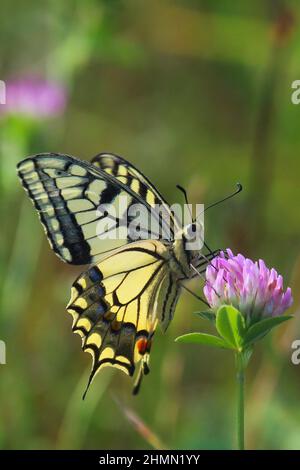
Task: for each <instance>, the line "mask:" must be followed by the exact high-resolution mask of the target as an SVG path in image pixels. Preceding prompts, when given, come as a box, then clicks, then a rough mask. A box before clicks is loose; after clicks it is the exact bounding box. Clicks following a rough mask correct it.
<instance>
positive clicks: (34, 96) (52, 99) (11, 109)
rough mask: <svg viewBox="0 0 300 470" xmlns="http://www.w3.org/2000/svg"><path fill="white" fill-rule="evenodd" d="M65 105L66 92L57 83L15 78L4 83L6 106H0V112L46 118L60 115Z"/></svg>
mask: <svg viewBox="0 0 300 470" xmlns="http://www.w3.org/2000/svg"><path fill="white" fill-rule="evenodd" d="M66 104H67V94H66V90H65V88H64V87H63V86H62V85H61V84H59V83H58V82H55V81H50V80H45V79H42V78H38V77H27V78H17V79H15V80H11V81H7V83H6V104H5V105H3V106H1V112H2V114H16V115H23V116H27V117H31V118H47V117H52V116H57V115H60V114H62V113H63V112H64V110H65V108H66Z"/></svg>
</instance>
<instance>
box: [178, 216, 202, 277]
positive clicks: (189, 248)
mask: <svg viewBox="0 0 300 470" xmlns="http://www.w3.org/2000/svg"><path fill="white" fill-rule="evenodd" d="M200 231H201V226H200V224H197V223H192V224H189V225H186V226H185V227H184V228H183V229H182V230H181V231H180V232H179V233H178V234H177V235H176V238H175V241H174V243H173V254H174V262H175V265H176V267H175V269H176V270H180V271H181V273H182V274H184V276H185V277H187V278H190V277H192V276H193V275H194V271H193V269H192V268H191V264H193V260H196V259H197V258H198V256H199V246H198V245H197V243H195V239H196V237H197V236H199V233H201V232H200Z"/></svg>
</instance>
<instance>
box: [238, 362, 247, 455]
mask: <svg viewBox="0 0 300 470" xmlns="http://www.w3.org/2000/svg"><path fill="white" fill-rule="evenodd" d="M236 368H237V374H236V380H237V444H238V450H244V449H245V445H244V442H245V438H244V434H245V429H244V428H245V419H244V415H245V403H244V384H245V369H244V361H243V356H242V353H237V354H236Z"/></svg>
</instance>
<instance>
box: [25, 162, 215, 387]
mask: <svg viewBox="0 0 300 470" xmlns="http://www.w3.org/2000/svg"><path fill="white" fill-rule="evenodd" d="M18 174H19V177H20V179H21V181H22V184H23V186H24V188H25V190H26V191H27V193H28V195H29V197H30V199H31V200H32V201H33V203H34V205H35V207H36V209H37V211H38V213H39V217H40V220H41V222H42V224H43V226H44V228H45V231H46V233H47V237H48V240H49V242H50V245H51V247H52V249H53V250H54V251H55V253H56V254H57V255H58V256H59V257H60V258H61V259H62V260H63V261H65V262H67V263H70V264H76V265H84V264H91V265H92V266H91V267H90V268H89V269H88V270H87V271H86V272H84V273H83V274H81V275H80V276H79V277H78V279H77V280H76V281H75V282H74V284H73V287H72V294H71V300H70V302H69V304H68V306H67V310H68V312H69V313H71V315H72V317H73V331H74V332H76V333H78V334H80V335H81V337H82V348H83V350H84V351H88V352H90V353H91V355H92V359H93V365H92V370H91V374H90V378H89V382H88V386H89V385H90V383H91V381H92V379H93V378H94V376H95V374H96V373H97V372H98V371H99V370H100V369H101V368H103V367H105V366H112V367H116V368H118V369H120V370H122V371H124V372H125V373H126V374H128V375H130V376H132V375H133V374H134V371H135V367H136V364H137V363H140V369H139V373H138V377H137V380H136V385H135V388H134V392H137V391H138V389H139V386H140V382H141V379H142V377H143V375H145V374H147V373H148V372H149V354H150V348H151V343H152V338H153V334H154V332H155V329H156V327H157V324H159V325H160V326H161V328H162V330H163V331H166V329H167V327H168V325H169V323H170V321H171V319H172V317H173V314H174V310H175V306H176V303H177V300H178V297H179V294H180V290H181V286H182V282H183V281H184V280H187V279H190V278H192V277H193V276H194V275H195V271H194V269H193V268H196V269H203V267H204V265H205V264H206V260H204V261H203V258H202V257H201V255H200V252H199V250H198V251H197V250H196V251H193V250H187V249H186V237H185V233H186V230H187V229H188V228H189V227H185V228H184V229H181V228H180V224H179V222H178V220H177V219H176V217H175V215H174V214H173V213H172V211H171V210H170V207H169V206H168V204H167V203H166V201H165V200H164V199H163V197H162V196H161V195H160V194H159V192H158V191H157V190H156V189H155V188H154V186H153V185H152V184H151V183H150V182H149V180H148V179H147V178H146V177H145V176H144V175H143V174H142V173H140V172H139V171H138V170H137V169H136V168H135V167H134V166H133V165H131V164H130V163H129V162H127V161H126V160H124V159H123V158H121V157H119V156H116V155H113V154H99V155H97V156H96V157H95V158H94V159H93V160H92V162H91V163H88V162H84V161H81V160H79V159H76V158H73V157H71V156H68V155H64V154H54V153H49V154H38V155H35V156H33V157H29V158H27V159H25V160H23V161H21V162H20V163H19V164H18ZM121 199H122V204H120V201H121ZM124 201H125V203H124ZM134 204H141V205H142V207H143V208H144V209H145V211H146V213H147V214H148V215H149V216H150V215H151V217H152V218H153V217H154V218H155V222H156V223H155V224H154V228H152V226H151V231H149V227H148V224H147V223H144V224H143V222H142V223H140V225H139V227H138V233H139V238H138V239H136V236H133V235H134V234H132V233H130V231H129V230H128V220H131V219H130V209H131V208H132V207H133V206H134ZM157 205H159V207H162V208H163V211H156V210H155V208H156V207H157ZM99 206H101V207H102V206H103V207H105V210H102V211H101V210H99ZM117 206H118V211H116V210H115V209H116V207H117ZM120 206H121V209H120ZM146 218H147V217H146ZM124 229H125V232H124ZM122 230H123V232H122ZM180 231H181V232H182V236H181V237H177V236H176V234H178V233H179V232H180ZM108 233H109V235H110V238H109V240H107V235H108ZM120 233H122V234H123V238H122V237H120ZM124 234H125V235H124ZM108 242H109V243H108ZM107 243H108V244H109V250H108V251H107V250H106V251H105V244H107ZM214 254H215V253H210V254H209V255H208V258H209V259H211V258H212V257H213V256H214ZM87 388H88V387H87Z"/></svg>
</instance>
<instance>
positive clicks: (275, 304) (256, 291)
mask: <svg viewBox="0 0 300 470" xmlns="http://www.w3.org/2000/svg"><path fill="white" fill-rule="evenodd" d="M204 295H205V297H206V299H207V301H208V303H209V305H210V307H211V308H212V309H213V310H217V309H218V308H219V307H220V305H223V304H230V305H233V306H234V307H236V308H237V309H238V310H239V311H240V312H241V313H242V314H243V315H244V316H245V317H246V318H247V319H248V320H249V321H250V322H252V321H257V320H259V319H262V318H266V317H275V316H278V315H282V314H283V313H284V312H285V310H287V309H288V308H289V307H290V306H291V305H292V303H293V298H292V293H291V289H290V288H289V287H288V288H287V289H286V290H284V288H283V278H282V276H281V275H280V274H278V273H277V271H276V270H275V269H274V268H272V269H269V268H267V266H266V265H265V263H264V261H263V260H259V261H252V260H251V259H248V258H245V257H244V256H243V255H241V254H238V255H236V256H235V255H234V254H233V253H232V251H231V250H230V249H227V250H226V251H225V252H221V253H220V255H219V256H217V257H216V258H214V259H213V260H212V262H211V263H210V264H209V265H208V267H207V268H206V284H205V287H204Z"/></svg>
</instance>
